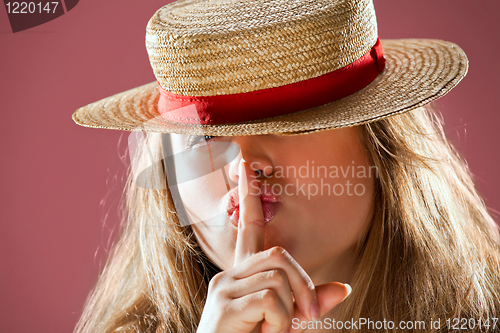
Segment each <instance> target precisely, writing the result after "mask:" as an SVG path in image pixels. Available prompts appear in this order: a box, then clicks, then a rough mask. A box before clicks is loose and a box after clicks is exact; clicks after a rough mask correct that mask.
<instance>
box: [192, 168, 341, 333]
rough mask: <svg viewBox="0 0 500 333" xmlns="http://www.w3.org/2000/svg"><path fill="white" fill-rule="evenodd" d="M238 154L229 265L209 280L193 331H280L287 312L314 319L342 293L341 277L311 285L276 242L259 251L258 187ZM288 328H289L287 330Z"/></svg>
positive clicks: (285, 325) (261, 246)
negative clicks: (234, 231) (232, 252)
mask: <svg viewBox="0 0 500 333" xmlns="http://www.w3.org/2000/svg"><path fill="white" fill-rule="evenodd" d="M252 174H253V172H252V170H251V169H250V167H249V166H248V164H247V163H246V162H244V161H243V160H242V161H241V162H240V165H239V175H240V177H239V184H238V186H239V188H238V190H239V200H240V202H239V209H240V215H239V216H240V218H239V225H238V235H237V240H236V249H235V260H234V265H233V268H231V269H228V270H225V271H223V272H220V273H219V274H217V275H215V276H214V277H213V278H212V280H211V281H210V284H209V288H208V295H207V301H206V304H205V308H204V310H203V314H202V318H201V321H200V325H199V326H198V330H197V332H198V333H225V332H227V333H250V332H255V333H256V332H259V331H260V332H262V333H281V332H294V333H295V332H302V331H303V330H295V329H291V328H290V326H291V324H292V319H293V318H298V319H299V320H300V321H308V320H312V319H319V318H320V317H321V316H322V315H324V314H326V313H327V312H329V311H330V310H331V309H332V308H333V307H335V306H336V305H337V304H339V303H340V302H342V300H343V299H344V298H345V297H346V296H347V295H348V293H349V290H348V288H347V287H346V286H345V285H343V284H342V283H337V282H333V283H328V284H324V285H320V286H317V287H315V286H314V284H313V283H312V280H311V278H310V277H309V276H308V275H307V273H306V272H305V271H304V270H303V269H302V267H301V266H300V265H299V264H298V263H297V262H296V261H295V260H294V259H293V258H292V257H291V256H290V254H288V252H286V250H285V249H283V248H281V247H273V248H271V249H269V250H266V251H264V228H265V226H264V216H263V212H262V204H261V201H260V193H259V190H258V189H259V187H258V186H256V185H257V183H254V184H253V185H254V186H248V184H249V183H250V182H251V181H254V182H257V180H256V179H255V178H253V177H252V176H250V175H252ZM288 330H289V331H288Z"/></svg>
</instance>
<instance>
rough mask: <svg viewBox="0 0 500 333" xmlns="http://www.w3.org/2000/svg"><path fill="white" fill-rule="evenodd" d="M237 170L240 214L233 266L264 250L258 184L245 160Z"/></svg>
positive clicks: (262, 214) (262, 221) (262, 218)
mask: <svg viewBox="0 0 500 333" xmlns="http://www.w3.org/2000/svg"><path fill="white" fill-rule="evenodd" d="M238 170H239V180H238V195H239V210H240V214H239V220H238V236H237V238H236V249H235V254H234V264H233V266H236V265H238V264H240V263H241V262H242V261H244V260H245V259H246V258H248V257H250V256H251V255H252V254H255V253H258V252H260V251H263V250H264V213H263V212H262V203H261V201H260V186H259V182H258V180H257V179H255V176H253V172H252V170H251V168H250V166H249V165H248V163H247V162H245V160H243V159H241V161H240V164H239V167H238Z"/></svg>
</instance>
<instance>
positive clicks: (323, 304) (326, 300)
mask: <svg viewBox="0 0 500 333" xmlns="http://www.w3.org/2000/svg"><path fill="white" fill-rule="evenodd" d="M351 290H352V289H351V286H350V285H348V284H343V283H340V282H330V283H325V284H321V285H319V286H316V296H317V297H318V305H319V312H320V316H324V315H325V314H327V313H328V312H330V311H331V310H332V309H333V308H334V307H335V306H337V305H338V304H340V303H341V302H342V301H343V300H344V299H345V298H346V297H347V296H349V294H350V293H351ZM293 317H294V318H293V320H292V324H291V326H290V331H289V333H302V332H304V331H305V330H306V329H307V328H308V325H309V324H310V321H309V320H308V319H307V318H305V317H304V316H303V315H302V313H301V312H300V310H299V309H298V307H297V304H295V313H294V316H293Z"/></svg>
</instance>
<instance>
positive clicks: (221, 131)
mask: <svg viewBox="0 0 500 333" xmlns="http://www.w3.org/2000/svg"><path fill="white" fill-rule="evenodd" d="M146 47H147V50H148V54H149V59H150V62H151V66H152V68H153V71H154V73H155V76H156V78H157V80H158V81H157V82H156V81H155V82H152V83H150V84H146V85H143V86H140V87H137V88H135V89H132V90H129V91H125V92H122V93H119V94H117V95H114V96H111V97H108V98H105V99H103V100H101V101H98V102H95V103H92V104H89V105H87V106H84V107H82V108H80V109H78V110H77V111H76V112H75V113H74V114H73V119H74V121H75V122H76V123H77V124H79V125H82V126H87V127H96V128H108V129H120V130H128V131H131V130H144V131H152V132H173V133H190V134H199V135H215V136H218V135H256V134H267V133H283V134H296V133H306V132H312V131H319V130H325V129H331V128H339V127H345V126H352V125H358V124H362V123H366V122H370V121H374V120H377V119H381V118H384V117H387V116H390V115H393V114H398V113H402V112H406V111H409V110H412V109H415V108H417V107H419V106H422V105H425V104H427V103H429V102H431V101H433V100H435V99H437V98H439V97H440V96H443V95H444V94H446V93H447V92H448V91H450V90H451V89H452V88H453V87H455V86H456V85H457V84H458V82H459V81H460V80H461V79H462V78H463V77H464V76H465V74H466V73H467V68H468V60H467V57H466V55H465V53H464V52H463V51H462V49H460V47H458V46H457V45H455V44H453V43H450V42H445V41H441V40H430V39H401V40H381V41H379V39H378V34H377V22H376V18H375V10H374V8H373V3H372V1H371V0H294V1H289V0H252V1H247V0H214V1H206V0H205V1H201V0H180V1H177V2H174V3H171V4H169V5H166V6H164V7H162V8H161V9H159V10H158V11H157V12H156V13H155V14H154V15H153V17H152V18H151V19H150V21H149V23H148V26H147V33H146Z"/></svg>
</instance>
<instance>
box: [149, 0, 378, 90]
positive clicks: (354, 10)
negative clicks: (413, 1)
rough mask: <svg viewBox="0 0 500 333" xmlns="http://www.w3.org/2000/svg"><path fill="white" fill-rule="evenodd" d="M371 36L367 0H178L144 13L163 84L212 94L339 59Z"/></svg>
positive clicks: (355, 55)
mask: <svg viewBox="0 0 500 333" xmlns="http://www.w3.org/2000/svg"><path fill="white" fill-rule="evenodd" d="M376 41H377V23H376V18H375V10H374V8H373V3H372V1H371V0H342V1H340V0H297V1H289V0H275V1H265V0H256V1H251V2H249V1H220V0H218V1H199V0H195V1H193V0H184V1H183V0H181V1H177V2H174V3H171V4H169V5H166V6H164V7H162V8H161V9H159V10H158V11H157V12H156V13H155V14H154V15H153V17H152V18H151V19H150V21H149V23H148V26H147V33H146V47H147V50H148V54H149V58H150V62H151V66H152V68H153V71H154V73H155V76H156V78H157V80H158V82H159V83H160V85H161V86H162V88H163V89H165V90H167V91H169V92H171V93H174V94H178V95H185V96H214V95H228V94H237V93H244V92H250V91H255V90H261V89H267V88H274V87H280V86H283V85H287V84H291V83H296V82H300V81H304V80H307V79H310V78H314V77H318V76H321V75H324V74H326V73H329V72H332V71H335V70H337V69H339V68H342V67H345V66H347V65H349V64H351V63H353V62H354V61H356V60H357V59H359V58H361V57H362V56H363V55H364V54H366V53H367V52H368V51H370V49H371V48H372V47H373V45H374V44H375V43H376Z"/></svg>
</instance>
